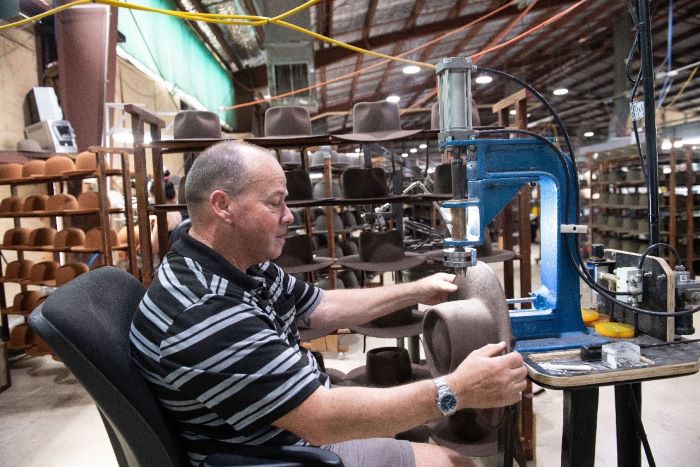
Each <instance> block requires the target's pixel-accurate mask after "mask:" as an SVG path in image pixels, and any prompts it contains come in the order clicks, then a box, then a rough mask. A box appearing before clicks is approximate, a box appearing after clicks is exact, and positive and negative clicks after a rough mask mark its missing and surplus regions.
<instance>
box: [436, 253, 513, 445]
mask: <svg viewBox="0 0 700 467" xmlns="http://www.w3.org/2000/svg"><path fill="white" fill-rule="evenodd" d="M456 281H457V282H456V284H457V292H455V293H454V294H451V297H450V298H451V299H452V300H454V301H448V302H445V303H441V304H439V305H435V306H433V307H431V308H429V309H428V310H427V311H426V313H425V318H424V319H423V342H424V348H425V356H426V360H427V366H428V368H429V369H430V373H431V374H432V375H433V376H440V375H445V374H447V373H450V372H452V371H454V370H455V369H456V368H457V366H459V364H460V363H462V361H464V359H465V358H466V357H467V356H468V355H469V354H470V353H471V352H473V351H474V350H476V349H478V348H481V347H483V346H484V345H486V344H490V343H497V342H501V341H505V342H507V343H510V340H511V328H510V316H509V314H508V304H507V303H506V297H505V293H504V292H503V288H502V287H501V284H500V282H499V280H498V277H497V276H496V274H495V273H494V272H493V270H492V269H491V268H490V267H489V266H487V265H486V264H484V263H482V262H479V263H477V265H476V266H473V267H470V268H467V271H466V274H465V275H464V276H457V279H456ZM502 415H503V409H476V410H471V409H466V410H462V411H460V412H458V413H456V414H454V415H452V416H450V417H449V418H448V419H444V420H441V421H440V422H438V424H437V425H436V426H435V427H434V428H433V430H432V431H431V434H430V436H431V438H432V439H433V440H434V441H435V442H436V443H437V444H439V445H441V446H446V447H450V448H452V449H455V450H457V451H458V452H461V453H463V454H466V455H470V456H486V455H490V454H495V452H496V449H497V444H498V426H499V423H500V420H501V419H502ZM453 417H454V419H453Z"/></svg>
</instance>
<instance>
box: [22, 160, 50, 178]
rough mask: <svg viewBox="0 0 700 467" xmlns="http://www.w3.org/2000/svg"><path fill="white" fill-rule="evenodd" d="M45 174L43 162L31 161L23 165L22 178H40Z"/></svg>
mask: <svg viewBox="0 0 700 467" xmlns="http://www.w3.org/2000/svg"><path fill="white" fill-rule="evenodd" d="M45 174H46V161H45V160H38V159H35V160H31V161H27V162H25V163H24V165H23V166H22V177H24V178H27V177H41V176H43V175H45Z"/></svg>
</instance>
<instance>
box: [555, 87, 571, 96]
mask: <svg viewBox="0 0 700 467" xmlns="http://www.w3.org/2000/svg"><path fill="white" fill-rule="evenodd" d="M568 93H569V90H568V89H566V88H557V89H555V90H554V91H552V94H554V95H555V96H563V95H564V94H568Z"/></svg>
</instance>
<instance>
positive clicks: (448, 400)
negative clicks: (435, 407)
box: [440, 394, 457, 412]
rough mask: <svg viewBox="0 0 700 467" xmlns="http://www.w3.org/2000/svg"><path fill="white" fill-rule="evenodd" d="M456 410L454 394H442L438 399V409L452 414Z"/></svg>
mask: <svg viewBox="0 0 700 467" xmlns="http://www.w3.org/2000/svg"><path fill="white" fill-rule="evenodd" d="M456 408H457V398H456V397H455V396H454V394H444V395H443V396H442V397H441V398H440V409H441V410H442V411H443V412H452V411H453V410H455V409H456Z"/></svg>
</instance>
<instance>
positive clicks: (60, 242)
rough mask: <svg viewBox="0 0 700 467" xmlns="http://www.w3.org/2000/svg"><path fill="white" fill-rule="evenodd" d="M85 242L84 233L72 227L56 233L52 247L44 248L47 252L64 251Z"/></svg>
mask: <svg viewBox="0 0 700 467" xmlns="http://www.w3.org/2000/svg"><path fill="white" fill-rule="evenodd" d="M84 241H85V232H83V231H82V230H81V229H76V228H74V227H70V228H66V229H63V230H59V231H58V232H56V237H54V239H53V246H52V247H44V249H45V250H49V251H64V250H68V249H70V248H71V247H74V246H77V245H82V244H83V242H84Z"/></svg>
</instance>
